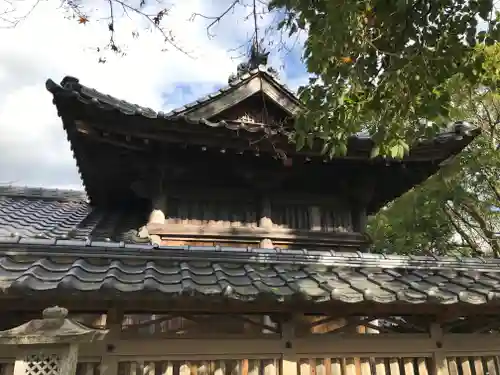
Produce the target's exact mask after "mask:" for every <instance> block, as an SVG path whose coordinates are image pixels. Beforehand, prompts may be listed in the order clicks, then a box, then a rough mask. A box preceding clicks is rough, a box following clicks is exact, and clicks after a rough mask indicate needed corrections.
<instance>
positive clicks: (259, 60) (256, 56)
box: [228, 38, 278, 84]
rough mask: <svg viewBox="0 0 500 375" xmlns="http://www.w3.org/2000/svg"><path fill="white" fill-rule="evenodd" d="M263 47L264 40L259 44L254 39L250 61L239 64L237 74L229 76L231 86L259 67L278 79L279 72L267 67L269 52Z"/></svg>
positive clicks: (250, 50) (249, 53)
mask: <svg viewBox="0 0 500 375" xmlns="http://www.w3.org/2000/svg"><path fill="white" fill-rule="evenodd" d="M261 45H262V40H261V41H260V42H258V41H257V38H254V39H253V41H252V45H251V46H250V48H249V51H248V60H247V61H245V62H242V63H240V64H238V67H237V71H236V74H231V76H229V80H228V82H229V84H231V83H234V82H235V81H237V80H238V79H240V78H241V77H242V76H243V75H245V74H247V73H250V72H251V71H252V70H254V69H257V68H259V67H263V68H265V69H266V70H267V72H268V73H269V74H271V75H272V76H273V77H275V78H277V74H278V72H277V71H276V69H274V68H272V67H267V62H268V58H269V52H268V51H266V50H265V48H262V47H260V46H261Z"/></svg>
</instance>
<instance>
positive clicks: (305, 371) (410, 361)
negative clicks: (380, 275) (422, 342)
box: [0, 356, 500, 375]
mask: <svg viewBox="0 0 500 375" xmlns="http://www.w3.org/2000/svg"><path fill="white" fill-rule="evenodd" d="M446 362H447V369H446V370H447V375H500V367H499V365H500V358H499V357H496V356H484V357H448V358H447V359H446ZM296 363H297V368H296V372H295V374H293V375H432V374H433V361H432V358H431V357H404V358H373V357H370V358H354V357H349V358H347V357H346V358H301V359H299V360H297V362H296ZM1 369H2V371H1V374H0V375H13V369H14V364H13V363H3V364H2V367H1ZM280 374H283V375H289V374H287V373H286V372H283V370H282V366H281V360H279V359H262V358H261V359H237V360H236V359H235V360H227V359H223V360H204V361H190V360H176V361H151V362H150V361H145V362H141V361H121V360H120V361H119V365H118V374H116V375H280ZM77 375H113V374H106V369H104V368H102V365H101V363H100V362H83V363H79V364H78V368H77Z"/></svg>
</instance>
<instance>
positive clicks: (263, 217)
mask: <svg viewBox="0 0 500 375" xmlns="http://www.w3.org/2000/svg"><path fill="white" fill-rule="evenodd" d="M259 227H261V228H266V229H272V227H273V221H272V219H271V202H270V201H269V198H268V197H267V196H266V195H262V196H261V199H260V212H259Z"/></svg>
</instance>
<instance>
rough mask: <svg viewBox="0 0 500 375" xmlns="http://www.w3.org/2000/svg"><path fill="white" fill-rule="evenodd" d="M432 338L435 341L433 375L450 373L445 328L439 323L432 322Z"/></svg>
mask: <svg viewBox="0 0 500 375" xmlns="http://www.w3.org/2000/svg"><path fill="white" fill-rule="evenodd" d="M430 334H431V338H432V340H433V341H434V344H435V347H434V352H433V353H432V374H433V375H450V372H449V370H448V362H447V360H446V352H445V350H444V349H443V329H442V328H441V325H440V324H438V323H432V324H431V327H430Z"/></svg>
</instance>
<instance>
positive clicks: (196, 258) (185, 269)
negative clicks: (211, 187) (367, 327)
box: [0, 240, 500, 305]
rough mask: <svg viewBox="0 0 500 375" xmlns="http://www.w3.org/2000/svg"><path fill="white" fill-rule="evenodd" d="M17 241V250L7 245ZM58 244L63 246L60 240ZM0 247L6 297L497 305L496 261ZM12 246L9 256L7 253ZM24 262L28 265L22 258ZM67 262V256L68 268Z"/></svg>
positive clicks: (37, 244)
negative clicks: (46, 295) (94, 295)
mask: <svg viewBox="0 0 500 375" xmlns="http://www.w3.org/2000/svg"><path fill="white" fill-rule="evenodd" d="M12 242H14V243H12ZM63 242H64V241H63ZM17 244H18V245H22V249H23V251H22V253H23V260H22V261H20V260H18V259H16V257H15V254H16V251H15V249H16V246H15V240H12V241H11V243H10V244H8V243H7V242H3V243H2V242H1V241H0V276H1V277H0V279H1V282H0V285H1V287H2V290H3V291H7V292H8V293H9V294H11V295H26V294H32V293H35V292H36V293H50V292H52V293H53V292H71V293H72V294H74V293H85V294H87V295H88V294H89V293H97V294H98V295H100V296H106V295H109V294H110V293H111V294H112V295H113V296H115V297H116V296H118V295H123V296H126V295H130V294H137V293H139V294H140V295H142V296H144V295H145V294H159V295H162V296H163V297H162V298H165V297H166V298H176V297H179V296H185V295H186V294H188V295H191V296H200V297H211V298H220V297H224V298H229V299H238V300H243V301H254V300H258V299H260V298H264V297H265V298H269V297H272V298H273V299H274V300H275V301H276V302H286V301H287V300H290V299H296V298H300V299H306V300H309V301H312V302H316V303H319V302H326V301H337V302H342V303H361V302H375V303H381V304H386V303H403V304H417V303H432V304H436V303H437V304H445V305H448V304H454V303H466V304H474V305H481V304H486V303H489V302H492V301H493V302H494V301H498V300H499V298H500V293H498V288H499V287H500V262H489V261H484V260H480V259H470V260H467V261H463V260H461V259H457V258H441V259H436V258H432V257H405V256H399V257H398V256H383V255H373V254H361V253H354V254H352V253H335V252H325V251H323V252H321V254H319V252H308V251H305V250H304V251H296V252H293V251H292V252H290V251H287V250H283V251H280V250H277V249H272V250H269V249H240V248H238V249H234V248H233V249H232V248H214V247H191V248H188V247H175V246H171V247H159V248H155V247H153V246H149V245H142V246H134V245H131V246H126V245H121V247H117V246H115V245H113V244H110V246H109V247H106V244H103V243H100V244H98V243H95V244H91V243H85V242H83V243H80V245H83V246H80V247H79V246H78V243H77V242H76V241H69V242H65V243H64V244H63V243H62V242H61V243H59V244H56V243H55V242H53V243H52V244H51V243H49V242H48V241H45V242H43V243H42V241H41V240H35V241H21V242H17ZM6 249H9V253H8V254H7V253H6ZM29 259H31V260H29ZM69 259H73V260H72V261H70V260H69Z"/></svg>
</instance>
